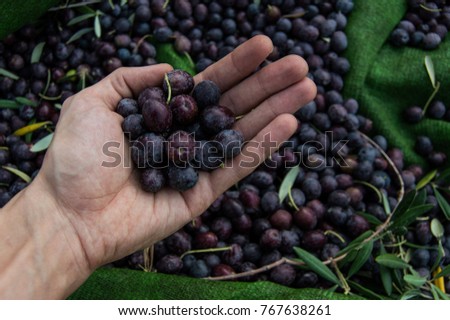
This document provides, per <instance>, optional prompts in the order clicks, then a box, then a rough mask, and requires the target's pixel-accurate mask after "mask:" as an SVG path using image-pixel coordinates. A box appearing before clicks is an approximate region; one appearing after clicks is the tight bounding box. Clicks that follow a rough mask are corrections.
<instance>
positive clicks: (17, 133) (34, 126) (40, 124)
mask: <svg viewBox="0 0 450 320" xmlns="http://www.w3.org/2000/svg"><path fill="white" fill-rule="evenodd" d="M49 124H53V122H51V121H43V122H38V123H33V124H30V125H28V126H25V127H23V128H20V129H17V130H16V131H14V133H13V135H15V136H19V137H20V136H24V135H26V134H27V133H29V132H33V131H36V130H38V129H40V128H42V127H45V126H47V125H49Z"/></svg>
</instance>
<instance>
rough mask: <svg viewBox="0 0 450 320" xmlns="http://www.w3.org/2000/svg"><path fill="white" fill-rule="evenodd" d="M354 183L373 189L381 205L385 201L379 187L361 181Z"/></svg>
mask: <svg viewBox="0 0 450 320" xmlns="http://www.w3.org/2000/svg"><path fill="white" fill-rule="evenodd" d="M353 182H354V183H358V184H362V185H363V186H366V187H368V188H370V189H372V190H373V191H374V192H375V193H376V195H377V197H378V201H379V202H380V203H381V202H382V201H383V194H382V193H381V191H380V190H379V189H378V188H377V187H375V186H374V185H373V184H371V183H368V182H366V181H360V180H354V181H353Z"/></svg>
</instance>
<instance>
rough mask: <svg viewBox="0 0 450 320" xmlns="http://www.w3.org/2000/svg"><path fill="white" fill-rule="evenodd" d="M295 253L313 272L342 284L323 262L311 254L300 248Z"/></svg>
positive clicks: (295, 249) (296, 248) (295, 248)
mask: <svg viewBox="0 0 450 320" xmlns="http://www.w3.org/2000/svg"><path fill="white" fill-rule="evenodd" d="M294 251H295V253H296V254H297V255H298V257H299V258H300V259H301V260H302V261H303V262H305V264H306V265H307V266H308V267H309V268H310V269H311V270H312V271H314V272H315V273H317V274H318V275H319V276H321V277H322V278H324V279H326V280H328V281H330V282H333V283H335V284H340V282H339V279H338V278H337V277H336V275H335V274H334V273H333V272H332V271H331V270H330V269H329V268H328V267H327V266H326V265H324V264H323V262H322V261H320V260H319V259H317V258H316V257H315V256H313V255H312V254H311V253H309V252H308V251H306V250H303V249H301V248H298V247H294Z"/></svg>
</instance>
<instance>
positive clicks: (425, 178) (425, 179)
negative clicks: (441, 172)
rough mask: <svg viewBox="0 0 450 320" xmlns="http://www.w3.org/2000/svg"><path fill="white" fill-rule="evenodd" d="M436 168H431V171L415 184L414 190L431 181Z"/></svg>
mask: <svg viewBox="0 0 450 320" xmlns="http://www.w3.org/2000/svg"><path fill="white" fill-rule="evenodd" d="M436 174H437V170H433V171H431V172H428V173H427V174H426V176H425V177H423V178H422V179H421V180H420V181H419V182H418V183H417V185H416V190H420V189H422V188H423V187H425V186H426V185H427V184H429V183H430V182H431V180H433V179H434V177H436Z"/></svg>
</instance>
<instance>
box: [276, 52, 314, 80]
mask: <svg viewBox="0 0 450 320" xmlns="http://www.w3.org/2000/svg"><path fill="white" fill-rule="evenodd" d="M282 60H285V61H286V62H287V63H288V64H289V65H290V66H291V68H292V69H294V70H293V72H295V73H296V74H297V76H298V79H299V80H301V79H303V78H305V77H306V75H307V74H308V72H309V67H308V64H307V63H306V61H305V59H303V58H302V57H300V56H298V55H296V54H289V55H287V56H286V57H284V58H283V59H282Z"/></svg>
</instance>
